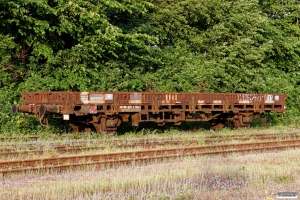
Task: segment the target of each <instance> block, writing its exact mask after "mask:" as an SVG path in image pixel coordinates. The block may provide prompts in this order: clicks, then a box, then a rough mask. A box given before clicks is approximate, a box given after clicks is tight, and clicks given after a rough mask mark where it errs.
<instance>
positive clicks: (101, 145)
mask: <svg viewBox="0 0 300 200" xmlns="http://www.w3.org/2000/svg"><path fill="white" fill-rule="evenodd" d="M299 137H300V136H299V135H295V134H287V135H282V136H280V135H277V134H255V135H249V137H246V136H245V135H237V136H236V135H229V136H208V137H203V138H195V139H188V140H175V139H174V138H173V139H155V140H154V139H138V140H112V141H93V142H91V141H89V142H88V143H86V142H83V141H81V142H79V143H76V144H65V145H54V144H51V145H50V147H49V146H47V147H45V146H34V144H30V145H29V146H25V148H26V150H23V151H22V150H19V151H18V150H17V151H16V150H15V149H16V148H17V145H13V146H7V147H4V146H2V150H1V149H0V157H7V156H21V155H26V154H27V155H28V154H31V155H42V154H44V153H49V152H55V153H60V154H63V153H78V152H83V151H90V150H103V149H106V148H107V145H109V147H114V148H120V149H126V148H134V147H142V148H147V149H151V148H156V147H159V146H168V145H181V146H189V145H198V144H199V142H200V141H199V139H203V140H202V141H201V143H200V144H202V142H203V143H204V144H211V143H215V142H225V141H230V140H238V141H246V140H251V139H259V140H270V139H279V138H280V139H287V138H289V139H292V138H293V139H298V138H299ZM200 144H199V145H200ZM47 145H49V143H47ZM88 145H92V146H88ZM11 149H13V150H11Z"/></svg>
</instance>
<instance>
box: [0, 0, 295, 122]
mask: <svg viewBox="0 0 300 200" xmlns="http://www.w3.org/2000/svg"><path fill="white" fill-rule="evenodd" d="M0 7H1V9H0V68H1V69H0V92H1V93H2V94H10V98H7V99H5V97H6V95H1V97H0V99H1V101H0V102H1V104H2V107H10V106H11V104H12V103H13V102H16V101H18V97H19V95H20V92H21V91H50V90H74V91H79V90H80V91H179V92H180V91H194V92H247V93H251V92H255V93H287V95H288V107H289V108H290V109H289V111H288V113H290V114H291V115H296V113H299V110H300V109H299V105H298V104H297V102H298V98H299V97H298V96H299V91H300V90H299V85H300V78H299V77H300V76H299V73H300V68H299V66H300V57H299V56H300V42H299V37H300V27H299V17H300V16H299V13H300V2H299V1H298V0H292V1H282V0H268V1H266V0H235V1H233V0H229V1H221V0H202V1H197V0H174V1H162V0H141V1H131V0H121V1H117V0H106V1H100V0H93V1H86V0H76V1H66V0H26V1H23V0H6V1H0ZM293 113H294V114H293ZM5 116H6V115H5ZM5 116H2V121H1V122H0V123H1V124H5V123H6V122H7V121H9V120H10V119H9V118H11V117H10V116H9V117H5ZM4 119H5V120H4ZM3 120H4V121H3Z"/></svg>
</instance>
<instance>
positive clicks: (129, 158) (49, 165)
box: [0, 140, 300, 174]
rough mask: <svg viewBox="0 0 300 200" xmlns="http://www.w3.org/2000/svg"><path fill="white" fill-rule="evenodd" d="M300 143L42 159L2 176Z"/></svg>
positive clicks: (6, 167) (9, 165)
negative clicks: (14, 173) (31, 171)
mask: <svg viewBox="0 0 300 200" xmlns="http://www.w3.org/2000/svg"><path fill="white" fill-rule="evenodd" d="M299 147H300V140H282V141H268V142H252V143H240V144H225V145H212V146H201V147H198V146H197V147H182V148H172V149H159V150H145V151H131V152H117V153H105V154H96V155H83V156H68V157H55V158H42V159H28V160H17V161H7V162H0V168H1V170H0V173H2V174H6V173H11V172H24V171H30V170H42V169H55V168H56V169H65V168H70V167H74V166H88V165H105V166H107V165H111V164H113V165H114V166H115V165H116V164H120V163H122V164H123V163H132V162H135V163H138V162H140V161H153V160H158V159H167V158H174V157H183V156H196V155H213V154H228V153H233V152H257V151H266V150H285V149H288V148H299Z"/></svg>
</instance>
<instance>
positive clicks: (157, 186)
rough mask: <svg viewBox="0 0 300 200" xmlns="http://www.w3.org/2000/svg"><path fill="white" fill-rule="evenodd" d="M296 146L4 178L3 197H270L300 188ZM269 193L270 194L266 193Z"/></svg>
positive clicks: (1, 189)
mask: <svg viewBox="0 0 300 200" xmlns="http://www.w3.org/2000/svg"><path fill="white" fill-rule="evenodd" d="M299 161H300V152H299V150H289V151H285V152H280V153H269V154H257V155H256V154H250V155H245V156H240V155H235V156H230V157H228V158H222V157H214V158H209V157H205V158H204V157H202V158H198V159H191V158H190V159H185V160H182V161H176V162H174V163H164V164H161V163H157V164H152V165H148V166H142V167H141V166H140V167H139V166H132V167H126V168H125V167H124V168H119V169H111V170H102V171H93V170H92V169H90V171H89V172H77V173H75V172H68V173H65V174H55V175H44V176H35V177H33V176H32V175H27V176H28V177H27V178H20V179H14V180H6V181H5V182H2V183H1V184H2V185H1V186H0V195H1V197H7V198H8V197H9V199H272V198H274V199H275V195H274V194H275V193H276V192H279V191H291V192H292V191H293V192H300V190H299V188H300V187H299V186H300V179H299V175H298V173H299V172H300V165H299ZM272 193H274V194H272Z"/></svg>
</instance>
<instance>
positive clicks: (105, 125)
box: [93, 116, 121, 135]
mask: <svg viewBox="0 0 300 200" xmlns="http://www.w3.org/2000/svg"><path fill="white" fill-rule="evenodd" d="M120 124H121V120H120V119H119V118H118V117H106V116H103V117H100V119H99V120H98V121H94V122H93V125H94V127H95V129H96V131H97V132H98V133H100V134H106V135H112V134H115V133H116V131H117V128H118V126H119V125H120Z"/></svg>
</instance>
